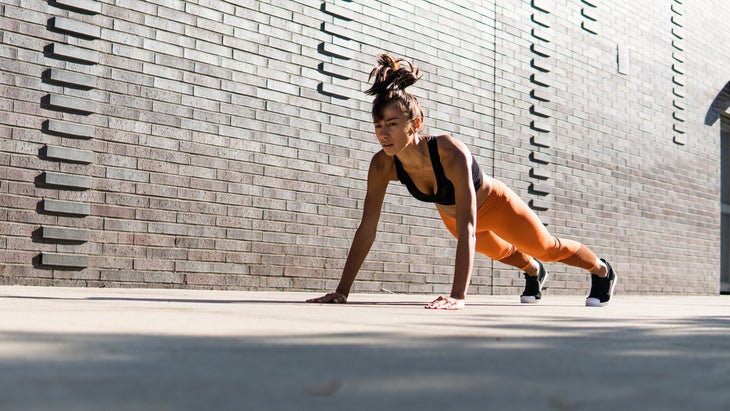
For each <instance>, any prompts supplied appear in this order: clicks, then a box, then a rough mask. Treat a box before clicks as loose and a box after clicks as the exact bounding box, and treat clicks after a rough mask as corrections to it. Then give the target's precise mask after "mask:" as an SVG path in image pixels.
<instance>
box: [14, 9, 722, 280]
mask: <svg viewBox="0 0 730 411" xmlns="http://www.w3.org/2000/svg"><path fill="white" fill-rule="evenodd" d="M82 3H84V2H82ZM86 3H88V4H87V5H86V6H89V5H92V7H91V9H93V8H94V7H97V6H100V7H99V10H100V12H99V13H98V14H95V13H94V12H93V10H92V11H91V12H80V11H79V10H77V9H64V8H61V7H60V6H62V5H63V4H64V2H60V1H59V2H57V3H56V4H49V3H47V2H30V3H27V2H24V3H20V2H12V1H11V2H6V3H4V4H3V5H0V85H1V87H0V248H2V249H3V250H4V252H2V253H0V281H2V282H3V283H12V284H48V285H88V286H97V285H101V284H105V285H110V286H154V287H191V288H195V287H202V288H210V287H215V288H237V289H281V290H312V291H313V292H319V291H324V290H326V289H331V288H333V287H334V286H335V284H336V282H337V280H338V278H339V274H340V270H341V268H342V265H343V264H344V259H345V257H346V254H347V249H348V247H349V241H350V238H351V237H352V235H353V234H354V230H355V229H356V227H357V224H358V222H359V218H360V213H361V211H360V210H361V207H362V200H363V197H364V193H365V178H366V173H367V166H368V163H369V160H370V157H371V156H372V154H373V153H375V151H376V150H377V145H376V144H375V139H374V137H373V133H372V125H371V120H370V118H369V116H370V114H369V113H370V102H369V98H367V97H366V96H365V95H364V94H363V93H362V92H361V91H362V90H364V89H365V88H366V87H367V85H366V84H365V82H366V80H367V74H368V72H369V70H370V68H371V65H372V63H373V61H374V57H375V55H376V54H377V53H379V52H382V51H389V52H391V53H393V54H396V55H399V56H404V57H406V58H408V59H410V60H413V61H414V62H415V63H416V64H417V65H418V66H420V67H421V69H422V70H423V71H424V73H425V75H424V77H423V79H422V81H421V82H419V83H418V84H417V87H415V88H414V90H413V91H414V92H415V93H416V94H417V96H418V97H419V99H420V100H421V102H422V104H423V106H424V109H425V111H426V117H427V118H426V126H427V128H428V129H427V131H428V132H431V133H434V134H435V133H450V134H453V135H454V136H456V137H458V138H460V139H462V140H463V141H464V142H466V143H467V144H468V145H469V146H470V148H471V149H472V151H473V152H474V154H475V155H476V156H477V158H478V159H479V163H480V165H481V166H482V168H483V169H484V170H485V171H487V172H488V173H489V174H493V175H494V176H495V177H497V178H500V179H501V180H503V181H504V182H506V183H507V184H509V185H510V186H511V187H512V188H514V189H515V190H516V191H517V192H518V193H519V194H520V195H523V196H524V198H525V199H526V200H528V201H533V203H534V204H536V205H538V204H542V205H544V206H545V208H547V209H546V210H543V211H540V212H539V214H540V215H541V216H542V217H543V218H545V220H546V221H547V222H549V228H550V229H551V230H552V231H554V232H555V233H556V234H558V235H560V236H564V237H567V238H573V239H576V240H579V241H582V242H584V243H585V244H586V245H588V246H589V247H591V248H593V249H594V250H595V251H596V252H598V253H599V254H600V255H602V256H605V257H607V258H608V259H609V260H611V262H612V263H613V264H614V266H615V267H616V268H617V270H619V272H620V274H621V275H622V281H621V283H620V285H619V287H620V291H623V292H671V293H714V292H717V290H718V289H719V239H718V238H719V236H718V233H719V215H720V214H719V207H718V198H719V186H720V180H719V158H720V155H719V141H720V140H719V137H720V129H719V127H720V125H719V121H717V122H714V123H712V124H706V121H705V118H706V117H708V113H709V112H710V111H711V105H712V102H713V99H714V98H715V97H716V96H717V95H718V93H719V92H720V91H721V90H722V89H723V87H724V86H725V84H726V83H727V82H728V80H730V68H729V66H728V65H727V64H720V62H722V61H727V59H728V55H729V54H730V53H728V52H726V51H724V49H723V48H722V47H717V45H718V44H720V45H721V44H726V43H727V39H726V38H725V37H726V36H727V34H726V33H728V32H730V31H729V30H727V29H728V27H727V25H728V23H727V22H728V21H730V15H729V14H728V13H730V12H728V11H727V8H725V7H722V6H723V5H724V4H723V3H722V2H719V1H708V2H706V3H703V5H702V7H703V9H699V7H700V5H696V4H689V3H688V2H686V3H684V4H682V5H681V6H682V10H684V12H685V18H684V19H683V20H682V23H683V24H684V27H683V29H684V35H685V38H684V39H683V46H682V47H685V48H686V50H685V55H686V60H687V61H686V62H685V64H684V66H683V70H684V71H685V73H684V79H685V83H686V84H685V85H684V87H683V90H684V92H685V94H686V97H685V98H684V99H683V101H684V102H685V103H686V107H687V108H686V110H684V111H685V113H684V114H685V118H686V121H684V122H683V124H682V126H683V127H684V129H686V133H685V134H684V142H685V144H684V145H680V144H677V143H675V140H674V138H673V136H674V132H673V121H674V122H676V120H673V118H672V113H673V111H674V110H676V108H674V107H673V105H672V102H673V94H672V87H673V83H672V69H671V66H672V58H673V57H672V52H673V47H672V44H671V41H672V32H671V29H672V27H673V23H672V20H671V18H672V16H673V15H676V14H677V13H676V11H675V12H673V11H672V9H671V7H672V5H673V4H675V2H674V1H673V0H665V1H661V2H649V3H641V2H632V1H619V2H607V1H600V0H596V1H590V2H586V1H582V2H572V1H567V0H558V1H555V2H538V1H533V2H524V1H518V0H511V1H507V2H499V3H498V4H494V2H491V1H479V0H473V1H468V0H461V1H455V2H433V3H430V2H422V1H403V2H397V3H393V4H387V3H383V2H361V1H341V0H328V1H326V2H325V3H324V4H323V3H322V2H321V1H315V0H298V1H288V2H279V1H254V0H250V1H235V2H227V1H220V0H208V1H198V2H195V3H192V2H190V3H188V2H185V1H146V2H142V1H133V0H127V1H120V0H116V1H114V2H112V1H98V2H86ZM708 4H710V5H712V6H714V8H712V7H710V8H711V9H712V10H713V13H706V12H705V11H706V10H707V9H708ZM594 6H595V7H594ZM586 10H587V11H586ZM52 18H58V19H59V20H56V21H69V22H70V24H71V25H70V26H69V27H72V28H73V27H76V28H83V32H84V33H88V32H93V33H94V35H96V33H97V32H96V29H95V28H98V29H99V38H98V39H93V38H89V37H88V36H75V35H74V32H73V31H71V32H67V31H63V32H61V31H58V30H53V26H52V25H51V26H49V25H48V21H49V19H52ZM63 19H68V20H63ZM74 22H76V23H74ZM535 28H538V29H539V30H538V32H535V31H534V30H533V29H535ZM545 40H549V41H548V42H546V41H545ZM50 44H53V45H54V48H53V50H50V49H49V48H48V46H49V45H50ZM535 45H536V46H537V47H538V49H535ZM531 46H533V49H532V50H531ZM76 47H82V48H83V49H84V50H81V51H84V52H85V54H84V55H87V57H86V58H85V59H86V61H79V60H74V59H69V58H68V57H69V56H68V55H69V54H71V56H70V57H73V50H75V49H76ZM619 47H620V48H621V49H622V50H623V51H624V52H625V55H627V56H628V58H629V59H630V60H629V63H630V67H629V69H630V71H629V72H628V73H627V74H621V73H619V72H618V66H617V61H616V57H617V55H616V53H617V50H618V48H619ZM63 49H69V52H64V53H63V55H54V54H53V53H50V51H58V50H63ZM86 50H88V51H91V53H89V52H88V51H86ZM533 50H537V51H539V52H542V53H543V54H547V55H549V56H548V57H545V56H542V55H541V56H540V61H537V62H534V61H533V60H534V59H535V56H536V51H533ZM97 57H98V58H97ZM89 59H90V60H89ZM536 65H537V66H539V67H537V68H536ZM48 69H51V70H56V72H58V73H60V72H61V70H62V71H63V72H69V73H81V74H84V75H85V77H83V78H84V79H85V85H82V86H84V87H79V85H76V86H74V85H69V84H59V83H58V82H57V81H56V82H54V81H48V79H44V77H43V72H44V71H45V70H48ZM333 74H334V75H333ZM531 77H532V78H533V79H532V80H531ZM538 77H539V78H538ZM538 83H539V84H538ZM544 85H548V86H549V87H544ZM90 87H91V89H89V88H90ZM535 90H537V95H536V94H535ZM47 95H53V96H57V97H56V98H58V97H71V98H74V99H77V100H80V101H81V102H82V103H83V104H81V106H82V107H83V108H84V109H85V110H90V111H91V114H86V113H80V112H77V111H73V110H67V109H64V106H65V105H66V103H63V104H61V107H60V108H59V107H53V106H48V105H44V104H42V100H43V98H44V96H47ZM535 96H537V97H539V98H538V99H536V98H535ZM343 97H346V98H343ZM546 99H547V100H549V101H545V100H546ZM77 100H73V101H77ZM67 108H68V107H67ZM71 108H73V107H71ZM77 108H78V107H77ZM536 122H538V123H545V124H546V127H545V128H546V130H549V132H548V133H542V134H544V135H542V134H540V135H538V136H537V139H535V138H532V137H533V136H534V135H535V134H536V130H535V129H534V128H531V124H535V123H536ZM59 125H62V126H64V127H62V128H59ZM540 128H543V127H540ZM537 132H538V133H539V130H538V131H537ZM89 137H91V138H89ZM46 146H49V147H59V148H67V149H75V150H84V151H83V152H89V151H92V152H93V153H94V154H95V155H94V156H91V157H89V158H92V159H93V161H92V162H91V163H90V164H79V163H78V162H70V161H67V160H65V159H63V158H58V157H49V156H43V155H40V154H39V153H42V148H43V147H46ZM534 159H537V160H541V161H539V162H535V161H533V160H534ZM531 170H533V172H532V174H531ZM47 172H50V173H59V174H61V175H79V176H85V177H91V178H92V183H91V188H90V189H88V190H78V189H75V190H69V189H67V188H64V187H48V186H45V185H44V184H42V179H39V176H41V175H43V173H47ZM536 175H539V176H542V177H536ZM545 177H547V178H545ZM531 186H532V187H533V189H534V188H537V189H535V190H531V189H530V187H531ZM42 199H47V200H48V201H49V204H54V203H53V202H54V201H63V202H70V203H76V204H87V205H89V206H90V207H91V213H90V215H88V216H86V217H82V216H68V215H65V214H63V213H57V212H47V211H46V210H44V209H43V207H42V205H39V203H40V202H41V200H42ZM58 204H63V203H58ZM42 226H52V227H61V228H64V227H66V228H72V229H76V230H82V232H85V233H88V241H86V242H71V243H69V242H63V241H53V240H52V239H46V240H44V241H42V240H40V239H39V237H38V236H37V235H35V236H34V235H33V232H35V231H36V230H38V229H39V228H40V227H42ZM380 229H381V231H380V234H379V236H378V240H377V242H376V244H375V245H374V247H373V250H372V251H371V254H370V257H369V258H368V260H367V261H366V262H365V265H364V266H363V269H362V272H361V274H360V276H359V278H358V281H357V282H356V286H355V290H360V291H375V292H378V291H380V290H381V289H387V290H390V291H395V292H426V293H437V292H445V291H448V289H449V287H450V282H451V273H452V265H453V250H454V245H455V243H454V241H453V240H452V239H451V238H450V236H449V234H448V233H447V231H446V230H445V229H444V228H443V227H442V224H441V222H440V221H439V220H438V218H437V214H436V212H435V210H434V208H433V206H429V205H426V204H421V203H418V202H417V201H415V200H414V199H412V198H410V197H409V196H408V195H407V192H406V191H405V189H404V188H403V187H401V186H400V185H399V184H397V183H394V184H392V185H391V187H390V189H389V194H388V196H387V198H386V204H385V206H384V211H383V216H382V218H381V224H380ZM42 255H46V256H50V255H63V256H64V257H63V258H60V259H57V260H58V261H61V262H63V261H70V262H71V263H72V264H70V265H79V262H84V263H86V266H85V267H66V268H65V269H59V267H56V266H53V265H50V266H49V265H47V264H46V265H44V264H43V259H42V258H41V256H42ZM67 255H72V256H74V255H76V256H77V257H79V258H76V259H73V258H68V257H65V256H67ZM86 257H88V258H86ZM49 261H50V259H49ZM549 268H550V269H551V270H552V272H553V273H554V277H553V282H552V287H551V289H550V290H549V291H548V292H549V293H583V292H585V291H586V289H587V286H588V279H587V278H586V276H585V275H584V274H583V273H581V272H579V270H576V269H572V268H568V267H565V266H562V265H560V264H550V265H549ZM521 286H522V280H521V277H519V276H518V274H517V272H516V270H514V269H511V268H507V267H505V266H503V265H501V264H499V263H493V262H492V261H490V260H488V259H487V258H486V257H483V256H479V257H477V261H476V271H475V276H474V279H473V283H472V288H471V292H472V293H487V294H488V293H499V294H502V293H508V294H517V293H519V289H520V288H521Z"/></svg>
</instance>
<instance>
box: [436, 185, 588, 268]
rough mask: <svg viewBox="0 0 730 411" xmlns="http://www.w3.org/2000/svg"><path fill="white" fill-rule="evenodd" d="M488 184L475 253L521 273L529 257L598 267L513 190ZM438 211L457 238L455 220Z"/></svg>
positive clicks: (504, 186)
mask: <svg viewBox="0 0 730 411" xmlns="http://www.w3.org/2000/svg"><path fill="white" fill-rule="evenodd" d="M491 181H492V191H491V192H490V193H489V196H488V197H487V199H486V200H485V201H484V203H483V204H482V205H481V206H479V209H478V210H477V226H476V240H477V242H476V251H478V252H480V253H482V254H484V255H486V256H488V257H489V258H491V259H493V260H497V261H500V262H502V263H505V264H508V265H511V266H514V267H517V268H519V269H520V270H524V269H526V268H527V267H528V266H529V265H530V256H532V257H534V258H536V259H538V260H540V261H559V262H562V263H565V264H567V265H571V266H575V267H580V268H585V269H586V270H593V269H595V268H596V267H597V264H598V259H597V258H596V255H595V254H594V253H593V251H591V250H590V249H588V247H586V246H584V245H583V244H581V243H579V242H577V241H573V240H566V239H560V238H558V237H555V236H553V235H551V234H550V233H549V232H548V230H547V229H546V228H545V226H544V225H543V224H542V222H541V221H540V219H539V218H538V216H537V215H536V214H535V213H534V212H533V211H532V210H531V209H530V207H528V206H527V204H525V202H524V201H522V199H521V198H519V197H518V196H517V194H515V192H514V191H512V190H511V189H510V188H509V187H507V186H506V185H504V183H502V182H500V181H498V180H495V179H491ZM437 209H438V207H437ZM438 210H439V214H440V215H441V219H442V220H443V222H444V224H445V225H446V228H447V229H448V230H449V231H450V232H451V234H452V235H453V236H454V237H456V219H455V218H452V217H449V216H447V215H446V214H444V213H443V212H442V211H441V210H440V209H438Z"/></svg>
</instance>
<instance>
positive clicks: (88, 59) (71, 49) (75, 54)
mask: <svg viewBox="0 0 730 411" xmlns="http://www.w3.org/2000/svg"><path fill="white" fill-rule="evenodd" d="M49 52H50V53H51V54H52V55H54V56H56V57H58V58H61V59H66V60H70V61H78V62H82V63H90V64H98V63H99V57H100V54H99V52H98V51H96V50H91V49H87V48H83V47H77V46H74V45H69V44H61V43H53V44H51V45H50V47H49Z"/></svg>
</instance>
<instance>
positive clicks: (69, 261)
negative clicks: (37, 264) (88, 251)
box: [41, 253, 89, 268]
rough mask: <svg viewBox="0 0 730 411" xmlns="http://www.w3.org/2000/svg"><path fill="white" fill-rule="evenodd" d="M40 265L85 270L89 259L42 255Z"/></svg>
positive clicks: (82, 256) (52, 254)
mask: <svg viewBox="0 0 730 411" xmlns="http://www.w3.org/2000/svg"><path fill="white" fill-rule="evenodd" d="M41 264H42V265H46V266H54V267H70V268H86V267H88V265H89V257H88V256H85V255H77V254H56V253H42V254H41Z"/></svg>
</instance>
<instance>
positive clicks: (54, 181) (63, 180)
mask: <svg viewBox="0 0 730 411" xmlns="http://www.w3.org/2000/svg"><path fill="white" fill-rule="evenodd" d="M43 176H44V180H43V181H44V182H45V183H46V184H47V185H49V186H54V187H61V188H65V189H76V190H88V189H90V188H91V181H92V179H91V177H85V176H78V175H71V174H64V173H56V172H52V171H46V172H45V173H43Z"/></svg>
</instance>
